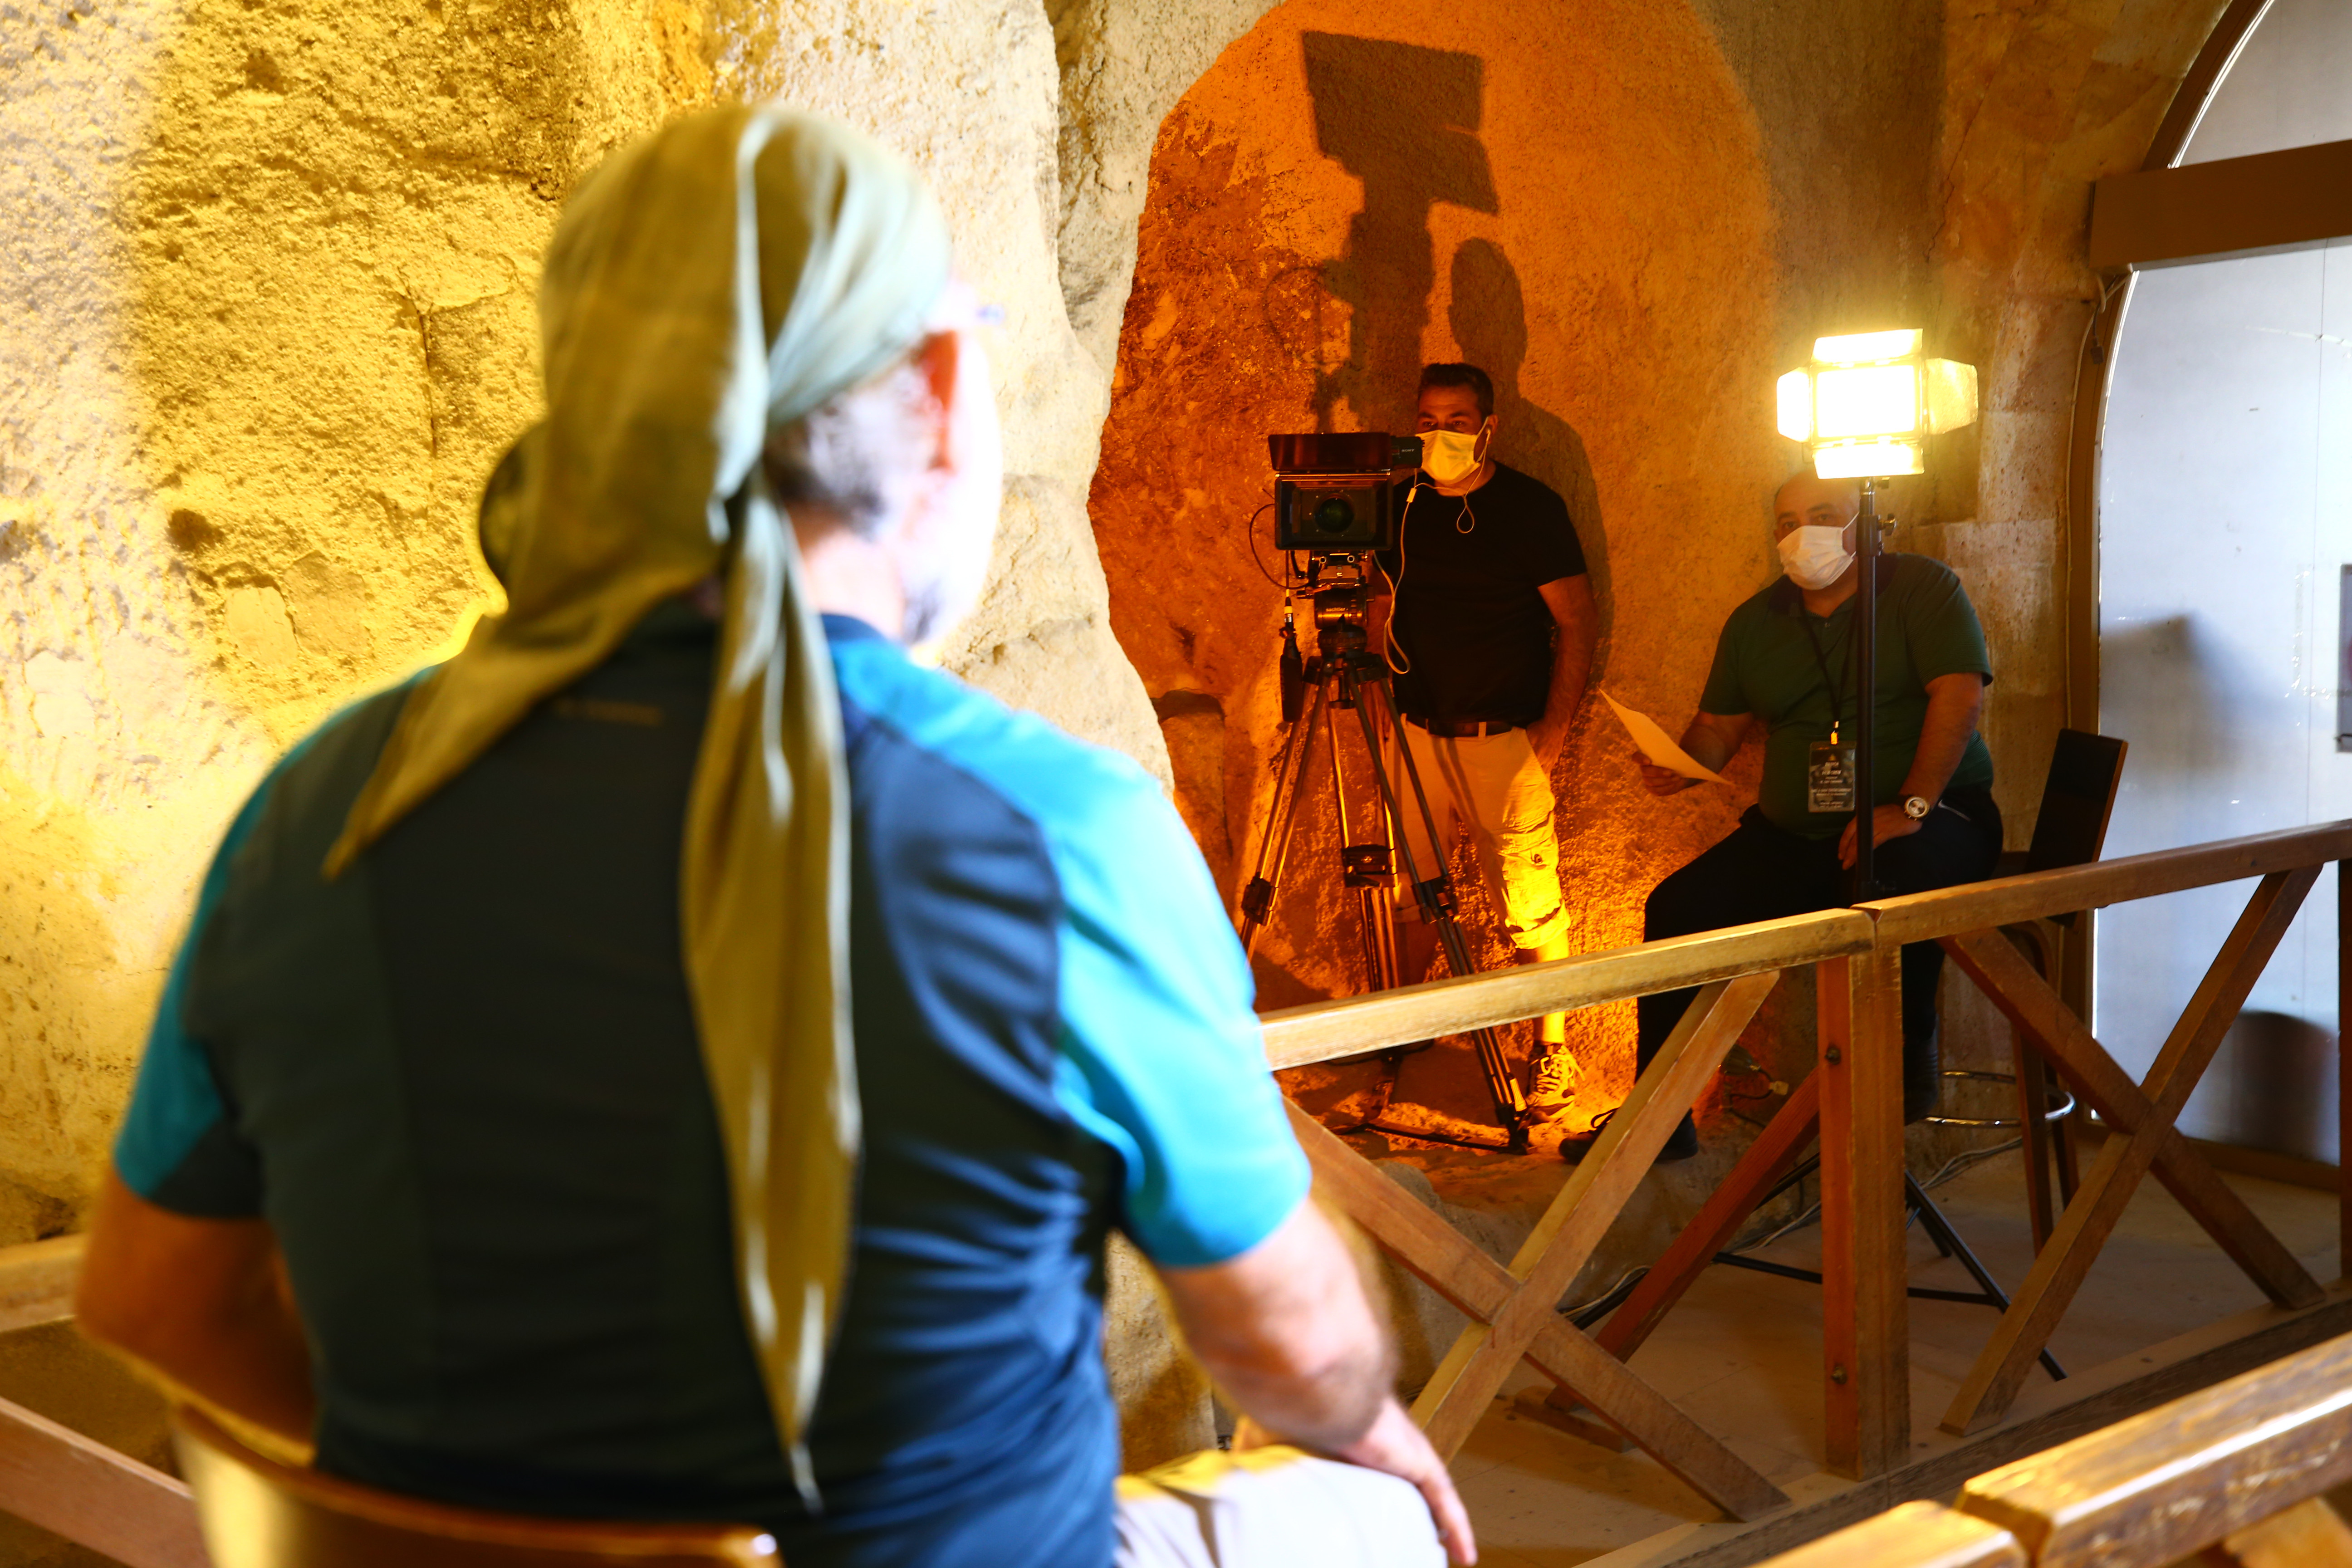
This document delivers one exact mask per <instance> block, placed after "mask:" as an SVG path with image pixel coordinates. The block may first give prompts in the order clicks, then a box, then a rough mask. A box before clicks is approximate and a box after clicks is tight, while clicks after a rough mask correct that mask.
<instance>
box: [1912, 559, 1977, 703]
mask: <svg viewBox="0 0 2352 1568" xmlns="http://www.w3.org/2000/svg"><path fill="white" fill-rule="evenodd" d="M1908 559H1912V560H1916V561H1918V562H1919V563H1921V565H1923V566H1925V567H1927V571H1924V572H1922V573H1921V574H1920V575H1919V581H1918V584H1917V585H1916V587H1914V588H1913V589H1912V590H1911V591H1910V592H1909V593H1907V594H1906V595H1904V601H1903V631H1904V636H1905V637H1908V638H1909V639H1910V643H1911V667H1912V668H1914V669H1915V670H1916V671H1917V672H1918V675H1919V679H1920V682H1921V684H1923V685H1924V684H1926V683H1927V682H1928V681H1930V680H1934V679H1937V678H1939V677H1942V676H1947V675H1980V676H1982V677H1984V679H1985V684H1987V685H1988V686H1989V685H1990V684H1991V683H1992V658H1991V657H1990V655H1989V654H1988V653H1987V652H1986V651H1985V639H1984V627H1983V626H1982V625H1981V624H1980V623H1979V621H1978V620H1977V610H1976V606H1975V605H1972V604H1970V603H1969V592H1968V590H1967V589H1966V588H1963V587H1962V586H1960V579H1959V574H1958V573H1956V572H1954V571H1953V570H1952V569H1951V568H1950V567H1948V566H1947V565H1945V564H1944V563H1942V562H1940V561H1936V560H1932V559H1930V558H1928V557H1927V556H1913V557H1909V558H1908Z"/></svg>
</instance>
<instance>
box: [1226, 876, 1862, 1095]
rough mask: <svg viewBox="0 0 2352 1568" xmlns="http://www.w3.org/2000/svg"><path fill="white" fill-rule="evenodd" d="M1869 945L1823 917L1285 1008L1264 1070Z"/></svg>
mask: <svg viewBox="0 0 2352 1568" xmlns="http://www.w3.org/2000/svg"><path fill="white" fill-rule="evenodd" d="M1872 939H1873V931H1872V928H1871V922H1870V921H1869V919H1868V917H1866V916H1864V915H1859V914H1856V913H1854V912H1853V910H1822V912H1821V913H1819V914H1811V915H1796V916H1793V917H1791V918H1790V919H1788V920H1780V921H1762V922H1760V923H1759V924H1756V925H1745V926H1729V927H1727V928H1726V929H1724V930H1722V931H1702V932H1700V933H1699V934H1698V935H1696V936H1678V937H1673V938H1670V939H1668V940H1666V941H1664V942H1642V943H1640V944H1639V945H1637V946H1633V947H1615V948H1610V949H1608V950H1607V951H1605V952H1589V953H1585V954H1582V955H1581V956H1579V957H1576V958H1562V959H1557V960H1554V961H1553V962H1551V963H1531V964H1528V965H1525V966H1524V967H1521V968H1517V969H1506V970H1503V971H1501V972H1499V973H1493V974H1470V975H1464V976H1462V977H1461V978H1459V979H1448V980H1434V981H1431V982H1429V983H1428V984H1423V985H1408V986H1404V987H1402V988H1401V989H1399V990H1395V991H1379V992H1374V993H1373V994H1370V995H1369V996H1350V997H1347V998H1345V999H1343V1000H1340V1001H1336V1002H1317V1003H1312V1004H1310V1005H1307V1006H1304V1007H1289V1008H1285V1009H1284V1010H1283V1011H1281V1012H1278V1013H1269V1014H1267V1015H1266V1016H1265V1020H1264V1022H1265V1055H1266V1061H1267V1063H1268V1064H1269V1065H1270V1066H1273V1067H1276V1068H1296V1067H1305V1066H1307V1065H1308V1064H1309V1063H1313V1062H1322V1061H1330V1060H1332V1059H1333V1058H1338V1057H1348V1056H1355V1055H1358V1054H1360V1053H1362V1052H1365V1051H1375V1050H1380V1049H1382V1048H1383V1047H1389V1046H1401V1045H1407V1044H1410V1043H1411V1042H1412V1041H1415V1040H1428V1039H1434V1038H1436V1037H1438V1036H1440V1035H1458V1034H1460V1033H1462V1032H1463V1031H1465V1030H1466V1029H1476V1028H1483V1027H1486V1026H1489V1025H1493V1024H1508V1023H1513V1022H1516V1021H1517V1020H1518V1019H1521V1018H1537V1017H1541V1016H1543V1015H1544V1014H1546V1013H1560V1012H1569V1011H1572V1010H1574V1009H1576V1008H1579V1007H1591V1006H1596V1005H1599V1004H1601V1003H1603V1002H1620V1001H1623V1000H1624V999H1626V998H1627V997H1631V996H1647V995H1650V994H1653V993H1655V992H1659V991H1674V990H1678V989H1680V988H1681V987H1683V986H1685V985H1704V984H1708V983H1709V982H1712V981H1717V980H1727V979H1730V978H1731V977H1733V976H1735V975H1740V974H1755V973H1761V972H1762V971H1765V970H1768V969H1790V968H1793V967H1795V966H1797V965H1799V964H1807V963H1820V962H1822V960H1823V959H1830V958H1845V957H1850V956H1852V955H1853V954H1855V953H1860V952H1869V951H1870V946H1871V942H1872Z"/></svg>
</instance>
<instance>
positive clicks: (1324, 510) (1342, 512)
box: [1315, 496, 1356, 533]
mask: <svg viewBox="0 0 2352 1568" xmlns="http://www.w3.org/2000/svg"><path fill="white" fill-rule="evenodd" d="M1355 524H1356V509H1355V508H1354V507H1351V506H1349V504H1348V503H1347V502H1346V501H1344V500H1341V499H1340V498H1339V497H1338V496H1332V497H1330V498H1328V500H1325V501H1324V502H1323V504H1322V505H1321V506H1318V507H1317V508H1316V509H1315V527H1316V530H1317V531H1318V532H1322V533H1345V532H1347V531H1348V530H1349V529H1350V528H1353V527H1354V526H1355Z"/></svg>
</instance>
